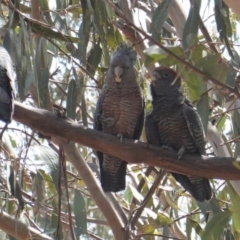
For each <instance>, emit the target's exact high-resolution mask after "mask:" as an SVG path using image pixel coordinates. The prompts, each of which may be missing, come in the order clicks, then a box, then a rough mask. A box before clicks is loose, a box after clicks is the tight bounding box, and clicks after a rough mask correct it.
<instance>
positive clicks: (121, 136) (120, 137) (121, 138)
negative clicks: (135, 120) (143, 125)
mask: <svg viewBox="0 0 240 240" xmlns="http://www.w3.org/2000/svg"><path fill="white" fill-rule="evenodd" d="M117 137H118V138H119V139H120V142H121V143H122V141H123V135H122V134H121V133H118V135H117Z"/></svg>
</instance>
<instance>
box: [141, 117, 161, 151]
mask: <svg viewBox="0 0 240 240" xmlns="http://www.w3.org/2000/svg"><path fill="white" fill-rule="evenodd" d="M145 131H146V137H147V141H148V143H150V144H153V145H156V146H159V147H161V146H162V141H161V137H160V134H159V132H158V129H157V126H156V123H155V122H154V120H153V117H152V114H151V113H150V114H149V115H147V117H146V120H145Z"/></svg>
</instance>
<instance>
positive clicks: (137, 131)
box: [133, 98, 145, 139]
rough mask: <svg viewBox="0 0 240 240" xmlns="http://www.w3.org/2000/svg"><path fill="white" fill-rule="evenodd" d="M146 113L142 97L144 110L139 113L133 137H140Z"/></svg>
mask: <svg viewBox="0 0 240 240" xmlns="http://www.w3.org/2000/svg"><path fill="white" fill-rule="evenodd" d="M144 115H145V102H144V98H142V112H141V114H140V115H139V118H138V120H137V123H136V127H135V129H134V133H133V139H139V138H140V136H141V133H142V128H143V123H144Z"/></svg>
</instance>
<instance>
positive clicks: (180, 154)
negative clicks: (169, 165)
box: [178, 146, 186, 160]
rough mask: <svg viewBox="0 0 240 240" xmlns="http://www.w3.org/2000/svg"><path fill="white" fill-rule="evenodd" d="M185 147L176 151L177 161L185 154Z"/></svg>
mask: <svg viewBox="0 0 240 240" xmlns="http://www.w3.org/2000/svg"><path fill="white" fill-rule="evenodd" d="M185 152H186V151H185V147H184V146H182V147H181V148H180V149H179V151H178V160H179V159H181V157H182V155H183V154H184V153H185Z"/></svg>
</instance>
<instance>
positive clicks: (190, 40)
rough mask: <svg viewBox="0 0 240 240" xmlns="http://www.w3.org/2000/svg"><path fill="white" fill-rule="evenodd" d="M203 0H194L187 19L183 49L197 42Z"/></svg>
mask: <svg viewBox="0 0 240 240" xmlns="http://www.w3.org/2000/svg"><path fill="white" fill-rule="evenodd" d="M200 7H201V0H192V1H191V7H190V11H189V15H188V18H187V21H186V23H185V26H184V29H183V49H184V50H187V49H190V48H192V47H193V46H195V45H196V44H197V41H198V25H199V18H200V17H199V12H200Z"/></svg>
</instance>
